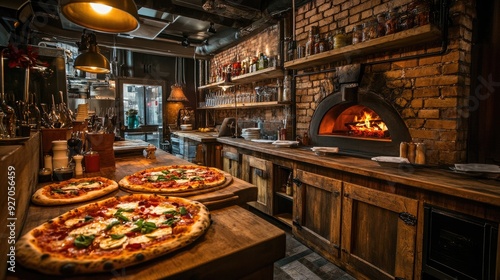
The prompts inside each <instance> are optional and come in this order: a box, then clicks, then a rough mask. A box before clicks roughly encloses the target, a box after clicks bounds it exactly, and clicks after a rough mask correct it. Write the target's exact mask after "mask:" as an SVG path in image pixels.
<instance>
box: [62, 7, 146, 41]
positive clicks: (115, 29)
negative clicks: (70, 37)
mask: <svg viewBox="0 0 500 280" xmlns="http://www.w3.org/2000/svg"><path fill="white" fill-rule="evenodd" d="M61 12H62V14H63V15H64V16H65V17H66V18H67V19H68V20H70V21H72V22H74V23H76V24H78V25H81V26H83V27H86V28H88V29H92V30H96V31H102V32H108V33H124V32H130V31H133V30H136V29H137V27H139V20H138V18H139V15H138V13H137V6H136V5H135V3H134V1H133V0H119V1H117V0H61Z"/></svg>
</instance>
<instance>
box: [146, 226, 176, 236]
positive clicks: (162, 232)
mask: <svg viewBox="0 0 500 280" xmlns="http://www.w3.org/2000/svg"><path fill="white" fill-rule="evenodd" d="M171 234H172V228H171V227H166V228H160V229H157V230H155V231H153V232H151V233H148V234H146V236H149V237H160V236H165V235H171Z"/></svg>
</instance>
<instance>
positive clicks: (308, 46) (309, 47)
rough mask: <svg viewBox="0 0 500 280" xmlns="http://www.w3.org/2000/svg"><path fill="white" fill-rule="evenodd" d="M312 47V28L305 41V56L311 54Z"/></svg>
mask: <svg viewBox="0 0 500 280" xmlns="http://www.w3.org/2000/svg"><path fill="white" fill-rule="evenodd" d="M313 48H314V36H313V33H312V30H309V37H308V38H307V42H306V53H305V56H310V55H311V54H313V53H314V51H313Z"/></svg>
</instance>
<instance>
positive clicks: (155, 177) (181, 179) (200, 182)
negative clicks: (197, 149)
mask: <svg viewBox="0 0 500 280" xmlns="http://www.w3.org/2000/svg"><path fill="white" fill-rule="evenodd" d="M225 181H226V175H225V174H224V172H223V171H221V170H220V169H217V168H214V167H207V166H199V165H169V166H160V167H154V168H149V169H145V170H142V171H139V172H136V173H134V174H132V175H129V176H125V177H124V178H123V179H122V180H120V181H119V182H118V184H119V185H120V187H122V188H124V189H127V190H131V191H135V192H152V193H166V194H174V193H182V192H186V191H192V190H199V189H206V188H214V187H216V186H220V185H222V184H224V183H225Z"/></svg>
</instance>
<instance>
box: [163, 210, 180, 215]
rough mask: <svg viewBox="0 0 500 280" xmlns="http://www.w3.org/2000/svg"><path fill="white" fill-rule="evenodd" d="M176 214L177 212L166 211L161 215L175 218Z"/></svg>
mask: <svg viewBox="0 0 500 280" xmlns="http://www.w3.org/2000/svg"><path fill="white" fill-rule="evenodd" d="M177 214H179V212H177V211H175V210H168V211H165V212H163V215H173V216H175V215H177Z"/></svg>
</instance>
